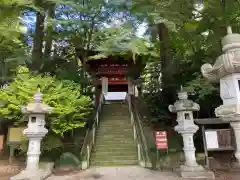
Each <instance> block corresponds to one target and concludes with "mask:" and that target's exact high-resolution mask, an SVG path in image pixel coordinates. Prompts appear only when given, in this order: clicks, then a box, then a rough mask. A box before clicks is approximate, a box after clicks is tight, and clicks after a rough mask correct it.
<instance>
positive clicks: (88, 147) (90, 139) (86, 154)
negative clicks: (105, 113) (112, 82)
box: [80, 94, 104, 169]
mask: <svg viewBox="0 0 240 180" xmlns="http://www.w3.org/2000/svg"><path fill="white" fill-rule="evenodd" d="M103 101H104V95H103V94H101V95H100V100H99V104H98V107H97V109H96V115H95V116H94V122H93V124H92V126H91V127H90V128H88V130H87V132H86V135H85V138H84V142H83V145H82V148H81V152H80V157H81V162H82V169H87V168H88V167H89V165H90V164H89V161H90V153H91V151H92V147H93V145H94V143H95V137H96V128H97V127H98V124H99V117H100V113H101V110H102V104H103Z"/></svg>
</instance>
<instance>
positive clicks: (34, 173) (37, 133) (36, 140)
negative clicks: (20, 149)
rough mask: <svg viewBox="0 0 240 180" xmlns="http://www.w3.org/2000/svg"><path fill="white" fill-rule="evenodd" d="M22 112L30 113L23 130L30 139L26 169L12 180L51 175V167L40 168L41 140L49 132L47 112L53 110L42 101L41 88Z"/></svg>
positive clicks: (37, 179)
mask: <svg viewBox="0 0 240 180" xmlns="http://www.w3.org/2000/svg"><path fill="white" fill-rule="evenodd" d="M22 112H23V113H24V114H27V115H28V125H27V128H26V129H25V130H24V131H23V134H24V135H25V136H26V137H27V138H28V140H29V144H28V152H27V160H26V161H27V162H26V169H25V170H23V171H21V172H20V173H19V174H18V175H16V176H13V177H11V180H24V179H30V180H41V179H44V178H45V177H46V176H47V175H49V171H48V170H49V169H48V170H45V169H40V168H39V156H40V154H41V151H40V147H41V140H42V138H43V137H44V136H45V135H46V134H47V132H48V130H47V129H46V128H45V127H44V126H45V114H47V113H50V112H51V107H50V106H48V105H46V104H44V103H42V93H41V92H40V90H39V91H38V92H37V93H36V94H35V95H34V102H32V103H29V104H28V105H27V106H24V107H22ZM47 168H49V167H47Z"/></svg>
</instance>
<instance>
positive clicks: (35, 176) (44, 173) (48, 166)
mask: <svg viewBox="0 0 240 180" xmlns="http://www.w3.org/2000/svg"><path fill="white" fill-rule="evenodd" d="M53 166H54V163H52V162H51V163H40V164H39V169H37V170H32V171H31V170H23V171H21V172H20V173H19V174H17V175H16V176H13V177H11V178H10V180H43V179H46V178H47V177H49V176H50V175H51V173H52V169H53Z"/></svg>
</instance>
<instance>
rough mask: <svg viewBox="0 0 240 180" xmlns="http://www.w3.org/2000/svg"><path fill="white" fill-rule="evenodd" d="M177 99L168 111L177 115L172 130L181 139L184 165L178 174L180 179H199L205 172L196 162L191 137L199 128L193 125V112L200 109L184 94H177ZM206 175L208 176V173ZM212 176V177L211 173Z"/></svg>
mask: <svg viewBox="0 0 240 180" xmlns="http://www.w3.org/2000/svg"><path fill="white" fill-rule="evenodd" d="M178 98H179V100H177V101H176V102H175V103H174V105H170V106H169V110H170V111H171V112H173V113H177V122H178V125H177V126H175V128H174V129H175V131H177V132H178V133H179V134H181V135H182V137H183V144H184V145H183V146H184V147H183V151H184V159H185V163H184V166H181V168H180V171H179V172H180V175H181V176H182V177H188V176H192V177H191V178H199V177H201V176H202V174H204V173H203V172H205V170H204V168H203V167H202V166H200V165H198V163H197V161H196V155H195V146H194V141H193V135H194V134H195V133H196V132H197V130H198V129H199V127H198V126H196V125H195V124H194V121H193V111H198V110H199V109H200V107H199V105H198V104H197V103H195V102H193V101H191V100H188V95H187V93H186V92H179V93H178ZM195 172H196V173H195ZM206 174H207V175H208V173H206ZM198 176H199V177H198ZM212 176H213V177H214V174H213V173H212Z"/></svg>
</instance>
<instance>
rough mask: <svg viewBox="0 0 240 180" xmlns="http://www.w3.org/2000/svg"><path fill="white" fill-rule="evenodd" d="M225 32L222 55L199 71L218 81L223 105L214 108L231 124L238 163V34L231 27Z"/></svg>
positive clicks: (239, 38) (239, 155)
mask: <svg viewBox="0 0 240 180" xmlns="http://www.w3.org/2000/svg"><path fill="white" fill-rule="evenodd" d="M227 32H228V34H227V35H226V36H225V37H224V38H223V39H222V51H223V53H222V55H220V56H219V57H218V58H217V60H216V62H215V64H214V65H213V66H212V65H211V64H204V65H203V66H202V67H201V71H202V74H203V76H204V77H206V78H207V79H208V80H209V81H211V82H219V81H220V97H221V99H222V100H223V105H221V106H219V107H217V108H216V109H215V114H216V116H217V117H219V118H220V119H221V120H223V121H226V122H229V123H230V124H231V126H232V128H233V130H234V133H235V138H236V145H237V147H236V152H235V157H236V158H237V160H238V163H240V34H235V33H232V29H231V27H228V29H227ZM238 165H240V164H238Z"/></svg>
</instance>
